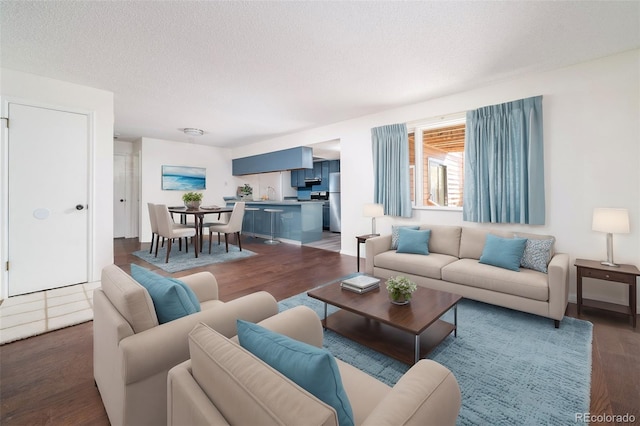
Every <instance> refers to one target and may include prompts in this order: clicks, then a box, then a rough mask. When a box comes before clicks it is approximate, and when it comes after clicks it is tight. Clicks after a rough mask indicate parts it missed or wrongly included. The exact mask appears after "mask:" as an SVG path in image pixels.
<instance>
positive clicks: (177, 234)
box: [154, 204, 198, 263]
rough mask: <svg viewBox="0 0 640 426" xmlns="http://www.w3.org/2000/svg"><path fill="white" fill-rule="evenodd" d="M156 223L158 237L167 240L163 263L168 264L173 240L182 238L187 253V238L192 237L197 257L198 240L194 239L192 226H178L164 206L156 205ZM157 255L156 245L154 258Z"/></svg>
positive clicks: (194, 232) (194, 229) (194, 230)
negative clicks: (165, 255)
mask: <svg viewBox="0 0 640 426" xmlns="http://www.w3.org/2000/svg"><path fill="white" fill-rule="evenodd" d="M154 208H155V212H156V221H157V222H158V235H159V236H161V237H164V238H166V239H167V257H166V259H165V263H169V254H170V253H171V243H172V241H173V239H174V238H178V241H180V238H184V241H185V244H184V245H185V251H186V252H187V253H188V252H189V240H188V237H193V247H194V252H195V253H196V257H198V239H197V238H195V237H196V234H197V233H196V228H195V227H192V226H184V225H182V226H179V225H177V224H175V223H174V222H173V219H172V218H171V214H170V213H169V209H167V206H166V205H165V204H156V205H155V207H154ZM157 255H158V244H157V243H156V256H157Z"/></svg>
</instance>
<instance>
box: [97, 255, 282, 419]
mask: <svg viewBox="0 0 640 426" xmlns="http://www.w3.org/2000/svg"><path fill="white" fill-rule="evenodd" d="M180 280H181V281H183V282H184V283H186V284H187V285H188V286H189V287H190V288H191V289H192V290H193V291H194V293H195V294H196V296H197V298H198V300H199V301H200V306H201V309H202V310H201V312H197V313H195V314H192V315H188V316H186V317H182V318H179V319H176V320H174V321H170V322H167V323H164V324H160V325H159V324H158V319H157V316H156V312H155V309H154V306H153V301H152V300H151V297H150V296H149V293H148V292H147V290H146V289H145V288H144V287H142V286H141V285H140V284H138V283H137V282H136V281H135V280H134V279H133V278H131V276H129V275H128V274H127V273H125V272H124V271H123V270H122V269H120V268H119V267H117V266H115V265H109V266H107V267H105V268H104V269H103V271H102V286H101V287H100V288H98V289H96V290H95V291H94V296H93V301H94V320H93V368H94V379H95V382H96V386H97V387H98V390H99V391H100V396H101V397H102V401H103V403H104V406H105V409H106V411H107V415H108V416H109V421H110V422H111V424H112V425H135V426H139V425H163V424H166V414H167V409H166V403H167V373H168V371H169V370H170V369H171V368H172V367H173V366H175V365H177V364H179V363H181V362H183V361H185V360H187V359H188V358H189V347H188V339H187V336H188V334H189V332H190V331H191V330H192V329H193V327H194V326H195V325H196V324H198V323H205V324H207V325H209V326H210V327H212V328H213V329H215V330H217V331H219V332H220V333H221V334H223V335H225V336H229V337H230V336H234V335H235V334H236V319H238V318H240V319H245V320H247V321H252V322H256V321H261V320H263V319H265V318H268V317H270V316H272V315H275V314H276V313H277V312H278V304H277V302H276V300H275V299H274V298H273V296H271V295H270V294H269V293H266V292H257V293H253V294H250V295H247V296H244V297H240V298H238V299H235V300H232V301H230V302H227V303H225V302H222V301H220V300H218V285H217V281H216V279H215V277H214V276H213V275H212V274H211V273H209V272H200V273H197V274H193V275H189V276H186V277H181V278H180Z"/></svg>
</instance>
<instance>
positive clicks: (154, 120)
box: [0, 0, 640, 147]
mask: <svg viewBox="0 0 640 426" xmlns="http://www.w3.org/2000/svg"><path fill="white" fill-rule="evenodd" d="M0 25H1V33H0V36H1V39H0V42H1V56H0V60H1V66H2V67H4V68H10V69H14V70H18V71H24V72H29V73H33V74H38V75H43V76H47V77H51V78H55V79H59V80H64V81H69V82H73V83H78V84H82V85H86V86H90V87H95V88H99V89H104V90H108V91H112V92H114V94H115V118H116V121H115V129H114V132H116V133H119V134H120V138H121V139H123V140H133V139H135V138H138V137H141V136H145V137H152V138H161V139H168V140H177V141H186V140H188V138H187V136H186V135H184V134H183V133H182V132H181V130H180V129H181V128H184V127H196V128H200V129H203V130H204V131H205V134H204V136H201V137H198V138H197V139H196V140H195V142H196V143H203V144H208V145H213V146H228V147H232V146H236V145H239V144H247V143H252V142H256V141H260V140H264V139H267V138H270V137H274V136H277V135H281V134H286V133H291V132H295V131H300V130H303V129H308V128H312V127H317V126H321V125H325V124H329V123H333V122H337V121H341V120H346V119H350V118H355V117H359V116H362V115H366V114H370V113H375V112H378V111H382V110H385V109H389V108H392V107H397V106H401V105H406V104H411V103H415V102H419V101H423V100H428V99H431V98H434V97H438V96H442V95H446V94H449V93H455V92H460V91H462V90H466V89H469V88H473V87H478V86H482V85H486V84H488V83H492V82H495V81H498V80H502V79H505V78H509V77H514V76H517V75H521V74H524V73H529V72H535V71H544V70H548V69H554V68H559V67H562V66H567V65H571V64H574V63H578V62H582V61H586V60H590V59H594V58H598V57H603V56H607V55H610V54H614V53H618V52H622V51H626V50H630V49H635V48H638V47H640V2H637V1H628V2H616V1H605V2H581V1H576V2H561V1H554V2H541V1H534V2H516V1H511V2H493V1H490V2H484V1H473V2H453V1H444V2H395V1H394V2H377V1H376V2H360V1H358V2H355V1H354V2H346V1H345V2H333V1H332V2H328V1H327V2H325V1H314V2H302V1H300V2H296V1H287V2H237V1H232V2H227V1H224V2H222V1H221V2H213V1H199V2H193V1H163V2H155V1H150V2H149V1H147V2H133V1H127V2H122V1H108V2H97V1H84V2H83V1H47V2H40V1H38V2H30V1H15V2H14V1H4V0H3V1H2V2H1V3H0Z"/></svg>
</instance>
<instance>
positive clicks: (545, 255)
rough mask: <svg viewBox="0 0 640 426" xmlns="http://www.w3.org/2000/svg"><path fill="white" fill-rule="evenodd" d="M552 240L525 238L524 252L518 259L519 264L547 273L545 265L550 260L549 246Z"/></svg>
mask: <svg viewBox="0 0 640 426" xmlns="http://www.w3.org/2000/svg"><path fill="white" fill-rule="evenodd" d="M553 242H554V240H553V239H552V238H550V239H544V240H536V239H527V243H526V244H525V246H524V254H523V255H522V259H521V260H520V266H522V267H523V268H527V269H533V270H534V271H540V272H544V273H545V274H546V273H547V265H548V264H549V261H550V260H551V247H552V246H553Z"/></svg>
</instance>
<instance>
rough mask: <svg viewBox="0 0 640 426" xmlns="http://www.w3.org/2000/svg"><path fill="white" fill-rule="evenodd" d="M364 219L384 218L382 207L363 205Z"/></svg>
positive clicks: (379, 205) (378, 205) (380, 205)
mask: <svg viewBox="0 0 640 426" xmlns="http://www.w3.org/2000/svg"><path fill="white" fill-rule="evenodd" d="M362 215H363V216H364V217H380V216H384V206H383V205H382V204H365V205H364V208H363V209H362Z"/></svg>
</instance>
